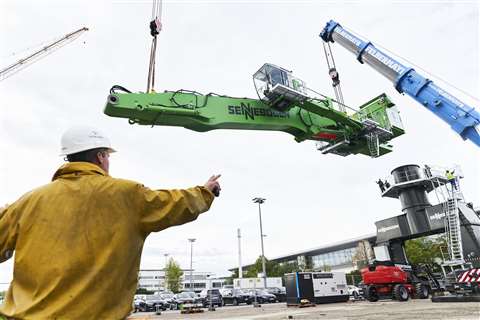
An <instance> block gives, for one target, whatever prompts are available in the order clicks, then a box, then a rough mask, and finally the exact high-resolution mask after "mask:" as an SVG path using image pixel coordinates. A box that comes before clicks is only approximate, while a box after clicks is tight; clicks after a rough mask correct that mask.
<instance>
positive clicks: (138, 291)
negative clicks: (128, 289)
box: [135, 288, 153, 294]
mask: <svg viewBox="0 0 480 320" xmlns="http://www.w3.org/2000/svg"><path fill="white" fill-rule="evenodd" d="M152 293H153V291H150V290H148V289H145V288H137V291H135V294H152Z"/></svg>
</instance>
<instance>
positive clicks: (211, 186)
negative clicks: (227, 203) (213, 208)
mask: <svg viewBox="0 0 480 320" xmlns="http://www.w3.org/2000/svg"><path fill="white" fill-rule="evenodd" d="M220 177H221V174H217V175H213V176H211V177H210V179H208V181H207V182H205V184H204V187H205V188H207V189H208V190H210V191H211V192H212V193H213V194H214V195H215V197H218V196H219V195H220V190H222V188H220V183H219V182H218V178H220Z"/></svg>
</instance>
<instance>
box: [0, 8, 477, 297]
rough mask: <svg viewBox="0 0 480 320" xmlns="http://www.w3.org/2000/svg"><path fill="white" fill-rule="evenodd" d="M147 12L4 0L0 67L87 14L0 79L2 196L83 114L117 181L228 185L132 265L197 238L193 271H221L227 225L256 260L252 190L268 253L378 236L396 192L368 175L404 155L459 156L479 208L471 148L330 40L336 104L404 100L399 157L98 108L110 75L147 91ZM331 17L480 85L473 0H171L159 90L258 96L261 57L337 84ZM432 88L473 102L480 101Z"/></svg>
mask: <svg viewBox="0 0 480 320" xmlns="http://www.w3.org/2000/svg"><path fill="white" fill-rule="evenodd" d="M150 15H151V1H99V0H96V1H88V2H87V1H52V0H44V1H33V0H30V1H19V0H15V1H10V0H8V1H5V0H3V1H2V2H1V4H0V24H1V28H0V43H1V46H0V59H1V60H0V67H5V66H7V65H8V64H9V63H11V62H13V61H15V60H18V59H20V58H22V57H24V56H25V55H27V54H28V53H29V52H31V51H28V50H27V51H26V50H25V49H27V48H31V47H35V45H39V44H42V45H46V44H47V43H48V41H51V40H53V39H55V38H56V37H59V36H62V35H64V34H66V33H68V32H71V31H73V30H76V29H78V28H80V27H82V26H87V27H88V28H90V31H88V32H87V33H86V34H84V35H83V36H82V37H81V38H80V39H77V40H76V41H75V42H73V43H71V44H69V45H67V46H65V47H63V48H61V49H59V50H58V51H55V52H53V53H52V54H51V55H49V56H48V57H46V58H44V59H43V60H40V61H38V62H36V63H35V64H33V65H31V66H30V67H29V68H27V69H25V70H22V71H20V72H19V73H17V74H15V75H14V76H12V77H11V78H8V79H6V80H5V81H3V82H1V83H0V97H1V100H0V105H1V107H0V110H1V118H0V119H1V122H0V124H1V126H0V136H1V138H0V155H1V157H0V160H1V161H0V165H1V167H0V204H3V203H12V202H14V201H15V200H16V199H17V198H18V197H19V196H21V195H22V194H23V193H25V192H27V191H29V190H31V189H32V188H35V187H37V186H39V185H42V184H45V183H48V181H49V180H50V179H51V176H52V174H53V173H54V171H55V170H56V169H57V167H58V166H60V165H61V164H62V158H61V157H59V156H58V154H59V141H60V136H61V134H62V133H63V131H65V130H66V129H67V128H68V127H70V126H72V125H75V124H91V125H94V126H98V127H100V128H102V129H103V130H104V131H106V132H107V133H108V134H109V135H110V138H111V141H112V143H113V145H114V146H115V148H116V149H117V150H119V152H118V153H116V154H114V155H112V157H111V175H112V176H114V177H122V178H126V179H132V180H136V181H139V182H142V183H144V184H145V185H147V186H149V187H152V188H178V187H189V186H193V185H196V184H203V183H204V182H205V180H206V179H207V178H208V177H209V176H210V175H211V174H213V173H221V174H222V179H221V183H222V195H221V197H220V198H218V199H216V200H215V202H214V204H213V207H212V209H211V210H210V211H209V212H208V213H205V214H204V215H202V216H200V217H199V219H198V220H197V221H195V222H193V223H190V224H187V225H184V226H180V227H174V228H170V229H168V230H165V231H163V232H160V233H158V234H152V235H151V236H150V237H149V238H148V239H147V241H146V243H145V248H144V252H143V256H142V262H141V266H142V268H161V267H163V266H164V254H165V253H168V254H169V255H170V256H171V257H174V258H175V259H176V260H177V261H178V262H179V263H180V264H181V266H182V267H188V266H189V263H190V261H189V254H190V253H189V245H188V241H187V238H192V237H193V238H197V242H195V245H194V252H193V254H194V262H193V263H194V268H195V269H196V270H199V271H212V272H215V273H217V275H226V274H228V272H227V271H226V270H227V269H228V268H231V267H234V266H236V265H237V260H238V259H237V238H236V230H237V228H241V230H242V235H243V237H242V252H243V261H244V263H251V262H252V261H254V259H255V257H257V256H258V255H259V254H260V232H259V224H258V211H257V206H256V205H255V204H253V203H252V202H251V199H252V198H253V197H255V196H261V197H265V198H267V201H266V203H265V204H264V205H263V207H262V209H263V211H262V213H263V226H264V233H265V234H267V237H266V238H265V255H266V256H267V258H272V257H276V256H281V255H284V254H288V253H290V252H294V251H299V250H303V249H307V248H312V247H317V246H322V245H326V244H328V243H331V242H336V241H340V240H343V239H348V238H352V237H356V236H361V235H364V234H373V233H375V226H374V222H375V221H376V220H379V219H384V218H387V217H390V216H393V215H397V214H400V213H401V212H400V204H399V202H398V201H396V200H393V199H382V198H381V197H380V194H379V190H378V187H377V185H376V184H375V180H376V179H378V178H379V177H383V176H386V175H388V174H389V173H390V171H391V170H392V169H394V168H395V167H396V166H399V165H404V164H410V163H416V164H434V165H443V166H448V165H452V164H454V163H456V164H459V165H461V166H462V168H463V172H464V175H465V178H464V179H463V180H462V182H461V183H462V188H463V191H464V195H465V197H466V199H467V201H472V202H474V204H475V205H476V206H479V204H480V188H479V183H478V181H479V179H480V168H479V165H478V163H479V162H478V161H479V156H480V151H479V148H478V147H476V146H475V145H474V144H473V143H471V142H468V141H462V140H461V138H459V137H458V136H457V135H456V134H455V133H454V132H453V131H452V130H451V129H449V127H448V126H447V125H446V124H445V123H443V122H442V121H441V120H439V119H438V118H436V117H435V115H433V114H432V113H430V112H429V111H428V110H426V109H424V108H423V107H422V106H421V105H419V104H418V103H416V102H415V101H414V100H412V99H411V98H410V97H407V96H402V95H400V94H399V93H398V92H397V91H396V90H395V89H394V88H393V86H392V84H391V83H390V82H389V81H388V80H387V79H385V78H383V77H382V76H381V75H380V74H378V73H377V72H376V71H374V70H373V69H371V68H370V67H368V66H367V65H361V64H360V63H358V62H357V61H356V59H355V57H354V56H353V55H351V54H350V53H349V52H347V51H346V50H345V49H344V48H342V47H340V46H339V45H337V44H333V45H332V49H333V52H334V56H335V61H336V64H337V68H338V70H339V72H340V77H341V80H342V89H343V94H344V97H345V101H346V103H347V104H348V105H349V106H351V107H354V108H355V107H358V106H359V105H361V104H362V103H364V102H366V101H368V100H370V99H371V98H373V97H375V96H377V95H378V94H380V93H382V92H385V93H387V94H388V95H389V96H390V97H391V99H392V100H393V101H394V103H396V104H397V105H398V107H399V110H400V112H401V116H402V119H403V123H404V125H405V129H406V134H405V135H403V136H401V137H399V138H397V139H395V140H393V145H394V152H393V153H390V154H388V155H386V156H383V157H380V158H377V159H371V158H369V157H366V156H362V155H358V156H348V157H345V158H342V157H339V156H335V155H322V154H321V153H320V152H318V151H316V149H315V146H314V143H312V142H304V143H301V144H299V143H296V142H295V141H294V140H293V138H292V136H290V135H287V134H285V133H281V132H260V131H258V132H257V131H233V130H217V131H211V132H208V133H197V132H193V131H188V130H186V129H183V128H174V127H154V128H150V127H147V126H145V127H142V126H138V125H135V126H131V125H129V124H128V123H127V120H126V119H118V118H111V117H107V116H106V115H104V114H103V107H104V104H105V101H106V97H107V95H108V91H109V89H110V87H111V86H112V85H114V84H119V85H123V86H125V87H126V88H129V89H130V90H132V91H145V88H146V78H147V61H148V55H149V46H150V41H151V37H150V35H149V31H148V22H149V20H150ZM330 19H334V20H336V21H337V22H339V23H341V24H342V26H343V27H345V28H347V29H349V30H351V31H354V32H356V33H357V34H359V35H361V36H364V37H366V38H367V39H369V40H370V41H372V42H374V43H375V44H379V45H381V46H383V47H384V48H387V49H388V50H390V51H392V52H394V53H396V54H397V55H398V56H401V57H403V58H405V59H407V60H409V61H410V62H412V63H414V64H416V65H417V66H419V67H420V68H423V69H424V70H426V71H427V72H429V73H430V75H429V77H431V78H432V77H433V76H436V77H439V78H442V79H444V80H447V81H448V82H449V83H451V84H452V85H453V86H455V87H457V88H459V89H461V90H464V91H466V92H469V93H471V94H475V95H478V89H479V61H478V59H479V2H478V1H455V3H454V2H452V1H321V4H320V1H318V2H316V1H226V0H224V1H166V0H165V1H164V17H163V24H164V29H163V31H162V33H161V35H160V38H159V47H158V56H157V61H158V62H157V80H156V82H157V86H156V90H157V91H163V90H177V89H190V90H196V91H199V92H202V93H208V92H216V93H219V94H224V95H231V96H247V97H252V98H255V97H256V93H255V91H254V88H253V85H252V80H251V75H252V74H253V73H254V72H255V71H256V70H257V69H258V68H259V67H260V66H261V65H262V64H263V63H265V62H271V63H274V64H277V65H280V66H283V67H285V68H287V69H290V70H293V72H294V74H295V75H296V76H298V77H300V78H301V79H303V80H305V81H306V82H307V85H308V87H310V88H313V89H315V90H316V91H319V92H321V93H323V94H326V95H329V96H334V94H333V91H332V88H331V84H330V79H329V77H328V75H327V67H326V63H325V57H324V54H323V48H322V43H321V40H320V38H319V37H318V34H319V32H320V31H321V30H322V28H323V27H324V25H325V23H326V22H327V21H329V20H330ZM416 69H417V71H420V70H419V68H416ZM421 72H422V73H423V71H421ZM437 84H439V85H440V86H441V87H443V88H445V89H449V90H450V92H451V93H453V94H454V95H455V96H456V97H458V98H460V99H461V100H463V101H464V102H467V103H468V104H470V105H472V106H475V107H476V109H477V110H479V102H478V100H475V99H473V98H470V97H469V96H467V95H465V94H464V93H462V92H459V91H457V90H455V89H454V88H452V87H450V86H449V85H447V84H444V83H441V82H437ZM12 272H13V262H12V261H11V260H10V261H9V262H6V263H3V264H1V265H0V283H6V282H9V281H10V280H11V278H12ZM0 289H1V287H0Z"/></svg>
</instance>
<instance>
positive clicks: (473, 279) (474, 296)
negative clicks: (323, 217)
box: [365, 165, 480, 302]
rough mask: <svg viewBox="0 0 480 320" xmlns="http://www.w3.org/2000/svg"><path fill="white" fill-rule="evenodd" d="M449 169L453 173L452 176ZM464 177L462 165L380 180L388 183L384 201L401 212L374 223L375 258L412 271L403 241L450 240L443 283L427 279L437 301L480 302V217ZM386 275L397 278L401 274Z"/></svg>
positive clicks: (402, 171)
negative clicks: (440, 237)
mask: <svg viewBox="0 0 480 320" xmlns="http://www.w3.org/2000/svg"><path fill="white" fill-rule="evenodd" d="M447 171H448V172H455V175H454V176H453V177H452V176H450V177H448V176H447V175H446V174H445V173H446V172H447ZM462 178H463V173H462V170H461V169H460V167H459V166H455V167H439V166H432V165H425V167H423V168H420V166H418V165H405V166H400V167H398V168H395V169H394V170H393V171H392V172H391V176H389V177H387V178H386V179H381V180H383V181H385V182H384V184H383V186H381V190H380V191H381V194H382V197H389V198H394V199H399V200H400V203H401V205H402V211H403V214H401V215H398V216H395V217H391V218H387V219H383V220H380V221H377V222H375V225H376V227H377V239H376V246H375V247H374V251H375V256H376V259H377V260H380V261H391V262H392V263H393V264H394V265H395V267H399V268H401V269H402V270H404V271H405V272H408V271H411V270H412V266H411V265H410V264H409V261H408V259H407V257H406V255H405V250H404V242H405V241H406V240H409V239H415V238H420V237H424V236H431V235H437V234H444V235H445V236H446V244H447V245H446V247H447V252H446V253H445V255H444V257H443V259H442V260H443V261H442V263H441V269H442V273H443V274H442V275H441V276H440V277H439V279H436V278H435V277H433V276H429V277H427V278H428V280H429V282H430V287H431V289H432V290H433V291H435V293H436V295H435V296H434V297H433V298H432V300H433V301H475V302H478V301H480V269H479V268H478V267H480V214H479V212H476V211H475V210H474V209H473V204H471V203H467V202H466V201H465V198H464V196H463V193H462V191H461V190H462V189H461V187H460V179H462ZM427 192H433V193H434V196H435V198H436V199H437V200H438V203H437V204H436V205H431V204H430V201H429V199H428V196H427ZM386 272H390V274H394V273H395V272H397V273H398V270H393V269H391V270H386ZM392 277H394V276H392ZM435 279H436V280H435ZM365 283H367V282H365ZM385 290H386V289H385ZM446 293H449V295H447V294H446ZM365 294H367V295H368V292H365Z"/></svg>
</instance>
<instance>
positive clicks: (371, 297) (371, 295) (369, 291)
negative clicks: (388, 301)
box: [365, 286, 378, 302]
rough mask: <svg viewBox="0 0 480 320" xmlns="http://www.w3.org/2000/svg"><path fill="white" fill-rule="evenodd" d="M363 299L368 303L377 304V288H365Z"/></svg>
mask: <svg viewBox="0 0 480 320" xmlns="http://www.w3.org/2000/svg"><path fill="white" fill-rule="evenodd" d="M365 298H366V299H367V300H368V301H370V302H377V301H378V293H377V288H375V287H374V286H367V288H366V289H365Z"/></svg>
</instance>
